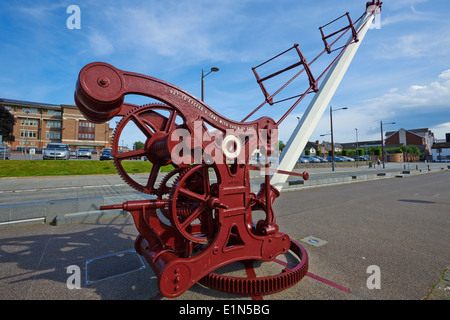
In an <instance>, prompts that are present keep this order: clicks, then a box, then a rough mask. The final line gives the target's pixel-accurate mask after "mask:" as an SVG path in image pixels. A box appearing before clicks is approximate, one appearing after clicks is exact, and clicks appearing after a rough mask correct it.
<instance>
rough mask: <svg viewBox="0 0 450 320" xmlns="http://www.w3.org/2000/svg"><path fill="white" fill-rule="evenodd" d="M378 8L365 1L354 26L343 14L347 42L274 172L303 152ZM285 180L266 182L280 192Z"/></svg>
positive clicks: (287, 167)
mask: <svg viewBox="0 0 450 320" xmlns="http://www.w3.org/2000/svg"><path fill="white" fill-rule="evenodd" d="M381 5H382V2H380V1H371V2H368V3H367V6H366V7H367V10H366V13H365V14H364V15H363V16H362V18H360V19H359V21H358V22H357V23H355V26H353V23H352V22H351V20H350V17H349V16H348V13H347V14H346V15H347V17H348V18H349V21H350V25H349V27H348V28H349V30H352V35H351V37H350V39H349V40H348V42H347V45H346V46H345V47H344V49H343V50H342V52H341V53H340V54H339V55H338V57H337V59H336V60H335V61H334V63H333V64H332V65H330V69H329V70H328V73H327V74H326V76H325V78H324V79H323V81H322V83H321V84H320V87H319V89H318V91H316V93H315V95H314V97H313V99H312V101H311V103H310V104H309V106H308V108H307V109H306V110H305V112H304V113H303V116H302V118H301V119H300V120H299V122H298V124H297V126H296V128H295V130H294V131H293V133H292V135H291V137H290V138H289V141H288V142H287V144H286V146H285V147H284V149H283V151H282V153H281V156H280V161H279V165H278V168H277V170H282V171H292V170H293V168H294V166H295V164H296V162H297V160H298V159H299V157H300V155H301V153H302V151H303V149H304V148H305V146H306V144H307V142H308V141H309V138H310V137H311V135H312V134H313V131H314V129H315V128H316V126H317V124H318V122H319V121H320V119H321V117H322V115H323V113H324V111H325V110H326V108H327V107H328V105H329V103H330V101H331V99H332V97H333V95H334V94H335V92H336V90H337V88H338V86H339V84H340V83H341V81H342V78H343V77H344V75H345V72H346V71H347V69H348V67H349V66H350V63H351V61H352V60H353V58H354V56H355V54H356V51H357V50H358V49H359V46H360V45H361V42H362V40H363V39H364V36H365V35H366V33H367V31H368V30H369V28H370V26H371V24H372V23H373V20H374V19H375V16H376V15H377V14H379V13H380V12H381ZM344 16H345V15H344ZM344 16H342V17H344ZM338 19H339V18H338ZM336 20H337V19H336ZM321 31H322V27H321ZM341 31H342V30H341ZM322 36H323V39H324V42H325V46H326V51H328V52H330V51H331V50H330V47H329V46H328V44H327V42H326V38H327V37H325V36H324V35H323V32H322ZM287 178H288V175H286V174H282V173H274V174H273V176H272V178H271V180H270V184H271V185H273V186H274V187H276V188H277V189H278V190H279V191H281V189H282V188H283V185H284V183H285V182H286V180H287Z"/></svg>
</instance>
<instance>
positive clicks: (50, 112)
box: [47, 110, 61, 117]
mask: <svg viewBox="0 0 450 320" xmlns="http://www.w3.org/2000/svg"><path fill="white" fill-rule="evenodd" d="M47 114H48V115H49V116H58V117H60V116H61V111H56V110H47Z"/></svg>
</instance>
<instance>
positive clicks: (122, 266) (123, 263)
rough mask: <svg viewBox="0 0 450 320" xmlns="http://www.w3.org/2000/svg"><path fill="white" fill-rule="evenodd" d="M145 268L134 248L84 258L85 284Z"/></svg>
mask: <svg viewBox="0 0 450 320" xmlns="http://www.w3.org/2000/svg"><path fill="white" fill-rule="evenodd" d="M141 269H145V265H144V263H143V261H142V259H141V257H140V256H139V255H138V254H137V253H136V251H135V250H134V249H131V250H127V251H121V252H117V253H112V254H108V255H104V256H101V257H97V258H93V259H90V260H86V284H92V283H94V282H98V281H102V280H106V279H111V278H114V277H118V276H121V275H125V274H128V273H131V272H135V271H138V270H141Z"/></svg>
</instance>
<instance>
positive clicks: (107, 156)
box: [100, 150, 113, 161]
mask: <svg viewBox="0 0 450 320" xmlns="http://www.w3.org/2000/svg"><path fill="white" fill-rule="evenodd" d="M112 159H113V155H112V153H111V151H109V150H103V151H102V153H101V154H100V161H103V160H112Z"/></svg>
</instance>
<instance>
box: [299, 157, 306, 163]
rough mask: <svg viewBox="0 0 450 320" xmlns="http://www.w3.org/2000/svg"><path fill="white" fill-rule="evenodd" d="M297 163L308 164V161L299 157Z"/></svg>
mask: <svg viewBox="0 0 450 320" xmlns="http://www.w3.org/2000/svg"><path fill="white" fill-rule="evenodd" d="M297 162H299V163H309V159H308V158H306V157H300V158H299V159H298V161H297Z"/></svg>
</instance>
